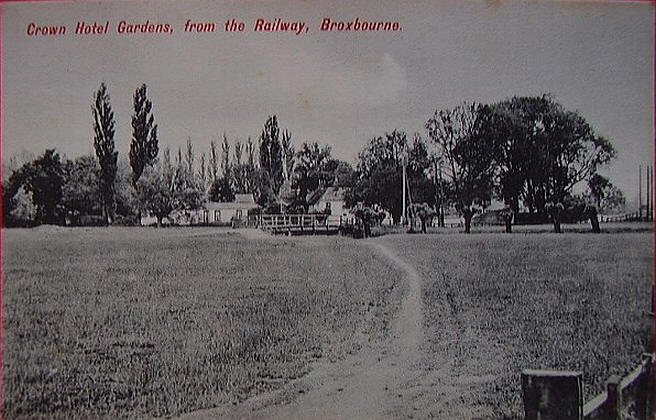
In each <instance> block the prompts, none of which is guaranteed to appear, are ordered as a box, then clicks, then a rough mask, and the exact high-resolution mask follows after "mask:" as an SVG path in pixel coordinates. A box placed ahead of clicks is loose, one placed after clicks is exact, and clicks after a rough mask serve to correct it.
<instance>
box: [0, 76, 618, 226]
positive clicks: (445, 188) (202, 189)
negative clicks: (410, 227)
mask: <svg viewBox="0 0 656 420" xmlns="http://www.w3.org/2000/svg"><path fill="white" fill-rule="evenodd" d="M133 107H134V109H133V114H132V118H131V128H132V136H131V139H130V148H129V155H128V159H127V160H125V159H119V156H118V152H117V150H116V142H115V126H116V120H115V116H114V112H113V110H112V106H111V98H110V96H109V93H108V90H107V86H106V85H105V84H104V83H102V84H101V85H100V87H99V89H98V90H97V91H96V92H95V93H94V96H93V102H92V105H91V116H92V125H93V133H94V136H93V145H94V150H95V155H89V156H81V157H78V158H75V159H73V160H69V159H66V158H62V157H61V156H60V155H59V154H58V153H57V152H56V151H55V150H54V149H49V150H46V151H45V152H44V153H43V154H42V155H41V156H39V157H38V158H36V159H32V160H29V161H27V162H24V163H23V164H22V165H14V166H15V167H14V168H12V170H11V173H10V175H9V177H8V179H6V180H3V216H4V217H3V221H4V223H5V225H20V224H31V223H49V224H64V223H66V220H68V222H69V223H71V224H89V223H90V222H91V223H96V224H114V223H119V224H136V223H138V222H139V219H140V217H141V215H142V214H143V213H148V214H151V215H154V216H155V217H156V218H157V221H158V224H160V223H161V222H162V220H163V219H164V218H166V217H168V216H169V215H170V214H171V213H172V212H174V211H176V210H195V209H200V208H202V207H203V206H204V204H205V203H206V202H207V201H232V200H234V198H235V194H253V196H254V198H255V199H256V201H257V203H258V204H259V205H260V206H261V208H262V209H263V211H264V212H268V213H275V212H280V211H284V212H291V213H307V212H309V211H310V207H311V204H312V203H311V202H310V197H311V196H312V194H313V193H314V192H316V191H317V190H320V189H322V188H325V187H327V186H336V187H342V188H345V190H346V192H347V193H346V201H347V204H348V205H350V206H351V207H352V208H353V213H354V214H355V215H356V216H357V217H359V218H360V219H361V220H362V221H364V222H365V225H370V224H371V223H374V222H375V221H376V220H380V219H381V218H382V216H383V214H385V213H387V214H389V215H390V216H391V217H392V219H393V220H394V221H395V222H397V223H398V222H399V221H400V218H401V216H402V208H403V199H402V194H401V191H402V186H403V180H404V173H405V180H406V181H405V182H406V183H407V184H406V186H407V187H408V188H407V190H408V191H409V197H407V202H412V203H413V204H412V205H411V206H410V215H411V216H413V217H417V218H419V219H420V220H421V221H422V225H423V227H424V230H425V225H426V223H427V222H428V221H430V220H432V219H433V218H436V219H437V220H438V224H442V225H443V223H444V213H445V209H453V210H455V211H456V212H457V213H458V214H459V215H460V216H461V217H462V218H463V219H464V221H465V230H466V232H469V231H470V227H471V221H472V218H473V216H474V214H475V213H476V212H479V211H481V210H482V209H484V208H486V207H487V206H489V205H490V203H491V201H492V199H493V198H496V199H498V200H500V201H503V202H504V203H505V204H506V206H507V209H506V210H505V211H503V212H502V213H501V214H502V216H503V217H504V220H505V221H506V229H507V231H510V230H511V224H512V223H513V222H514V223H517V221H518V218H519V217H520V216H524V217H526V215H523V214H522V212H521V211H520V210H521V209H522V208H526V209H527V213H528V215H535V216H536V217H538V216H546V217H549V218H550V220H551V221H552V222H553V223H554V229H555V231H557V232H558V231H560V223H561V221H562V220H563V217H567V216H568V215H571V214H572V213H577V214H578V215H579V216H581V215H583V216H585V217H591V221H592V220H593V219H592V216H594V219H595V220H596V211H598V210H599V209H604V208H605V209H608V208H610V207H613V206H621V205H623V203H624V198H623V196H622V194H621V192H620V191H619V190H618V189H617V188H616V187H614V186H613V185H612V183H611V182H610V181H609V180H608V179H607V178H605V177H603V176H601V175H600V174H599V173H598V168H600V167H601V166H602V165H604V164H606V163H608V162H609V161H610V160H611V159H613V158H614V156H615V153H616V152H615V150H614V148H613V146H612V145H611V143H610V141H608V140H607V139H605V138H603V137H601V136H598V135H596V133H595V132H594V130H593V129H592V127H591V126H590V125H589V124H588V123H587V122H586V121H585V119H584V118H583V117H582V116H581V115H580V114H579V113H578V112H573V111H569V110H566V109H564V108H563V107H562V106H561V105H560V104H558V103H557V102H556V101H555V100H554V99H553V98H552V97H551V96H549V95H543V96H540V97H514V98H511V99H507V100H504V101H501V102H498V103H495V104H477V103H470V104H463V105H460V106H457V107H454V108H450V109H442V110H436V111H435V112H434V114H433V115H432V116H431V117H430V118H429V119H428V120H427V122H426V124H425V127H424V128H425V130H426V136H425V137H422V135H421V134H420V133H414V134H413V135H412V136H410V137H411V138H409V136H408V135H407V134H406V133H405V132H404V131H401V130H393V131H392V132H388V133H385V134H384V135H383V136H376V137H373V138H371V139H370V140H369V142H368V143H367V144H366V145H365V146H364V147H363V149H362V150H361V152H360V153H359V155H358V159H357V165H356V168H355V169H354V168H353V167H351V165H350V164H348V163H347V162H344V161H341V160H339V159H335V158H334V157H333V156H332V151H331V148H330V147H329V146H325V145H321V144H320V143H319V142H316V141H315V142H309V141H306V142H304V143H302V144H301V145H300V147H299V148H298V150H296V148H295V146H294V143H293V141H292V133H290V132H289V130H286V129H282V128H281V127H280V126H279V122H278V119H277V117H276V116H275V115H273V116H270V117H268V119H267V120H266V121H265V123H264V125H263V127H262V130H261V134H260V136H259V138H258V139H257V140H256V141H253V140H252V139H251V138H250V137H249V138H248V139H247V140H246V141H240V140H239V139H235V140H234V141H232V142H230V141H229V140H228V138H227V137H226V135H225V133H224V134H223V137H222V140H221V141H219V140H218V139H215V140H212V141H211V142H210V148H209V150H208V151H207V153H206V152H202V153H200V155H199V156H197V152H196V150H195V149H194V146H193V144H192V141H191V138H187V142H186V147H185V148H184V149H183V148H182V147H180V148H178V149H177V152H176V151H173V153H172V152H171V150H170V149H169V148H168V147H165V148H164V149H163V150H160V144H159V136H158V135H159V133H158V126H157V124H156V123H155V116H154V112H153V104H152V102H151V101H150V100H149V99H148V90H147V87H146V85H145V84H144V85H141V86H139V87H138V88H137V89H136V90H135V93H134V96H133ZM172 154H173V156H172ZM581 183H585V184H586V185H587V190H586V191H585V192H583V193H580V192H576V191H575V186H577V185H580V184H581ZM529 218H530V216H529ZM538 218H539V217H538ZM593 227H594V222H593ZM597 229H598V226H597Z"/></svg>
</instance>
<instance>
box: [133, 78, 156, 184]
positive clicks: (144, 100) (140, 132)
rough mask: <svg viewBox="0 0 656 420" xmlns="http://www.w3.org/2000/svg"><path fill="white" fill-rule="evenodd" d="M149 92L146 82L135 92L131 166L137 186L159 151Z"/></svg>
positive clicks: (134, 182)
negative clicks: (145, 169)
mask: <svg viewBox="0 0 656 420" xmlns="http://www.w3.org/2000/svg"><path fill="white" fill-rule="evenodd" d="M147 93H148V88H147V87H146V85H145V84H143V85H141V86H140V87H139V88H137V90H136V91H135V92H134V114H133V115H132V141H131V142H130V166H131V167H132V185H133V186H134V187H135V188H136V185H137V181H139V177H141V174H142V173H143V170H144V168H145V167H146V165H148V166H152V165H153V163H154V162H155V158H156V157H157V153H158V152H159V145H158V141H157V124H155V117H153V114H152V113H151V111H152V107H153V104H152V103H151V102H150V100H149V99H148V97H147Z"/></svg>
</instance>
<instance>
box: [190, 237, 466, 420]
mask: <svg viewBox="0 0 656 420" xmlns="http://www.w3.org/2000/svg"><path fill="white" fill-rule="evenodd" d="M366 243H367V246H371V247H372V248H373V250H374V251H375V252H377V253H379V254H380V255H382V256H384V257H385V258H387V259H389V260H391V261H392V262H393V263H394V264H396V265H397V266H398V267H399V268H400V269H401V270H402V271H403V272H404V273H405V277H406V279H405V280H406V282H407V285H408V287H407V291H408V292H407V294H406V295H405V296H404V297H403V299H402V302H401V307H400V310H399V311H398V313H397V315H396V317H395V318H394V320H393V322H392V324H391V325H392V328H391V334H390V337H389V338H388V339H387V340H385V341H384V342H371V343H369V342H366V340H365V341H363V343H362V345H363V348H362V350H361V351H360V352H358V353H357V354H354V355H351V356H349V357H347V358H346V359H345V360H342V361H339V362H336V363H329V362H320V363H316V364H314V365H313V369H312V372H311V373H310V374H308V375H307V376H305V377H303V378H301V379H299V380H296V381H293V382H291V383H290V384H288V385H286V386H284V387H283V388H282V389H280V390H277V391H275V392H271V393H267V394H263V395H259V396H257V397H255V398H252V399H250V400H247V401H245V402H244V403H242V404H239V405H236V406H227V407H226V406H224V407H217V408H213V409H208V410H202V411H197V412H193V413H189V414H186V415H184V416H182V417H180V418H181V419H226V418H240V419H285V420H292V419H341V420H348V419H372V420H373V419H376V420H380V419H412V418H419V419H425V418H434V417H435V416H436V415H437V416H439V417H440V418H471V416H472V415H473V414H474V413H471V412H468V411H463V412H453V411H451V410H449V411H450V412H449V413H448V414H447V413H446V412H443V411H442V410H440V407H444V403H445V402H454V400H457V399H458V390H457V389H456V388H454V387H449V386H448V385H447V383H448V382H449V381H448V380H446V381H445V379H447V378H448V377H449V370H450V369H449V365H450V364H449V362H448V361H446V360H445V361H444V363H440V365H442V366H443V368H441V369H439V370H437V371H433V372H430V371H427V370H426V368H425V363H424V361H425V357H426V356H427V355H425V354H424V353H423V351H422V344H423V343H424V336H423V321H424V317H423V313H424V308H423V304H422V299H421V290H422V279H421V277H420V276H419V274H418V273H417V271H416V270H415V269H414V268H413V267H412V266H410V265H409V264H407V263H406V262H405V261H403V260H402V259H401V258H399V257H398V255H396V254H395V253H394V252H393V251H392V250H391V249H390V247H389V246H388V245H385V242H384V241H383V240H371V241H367V242H366ZM440 385H442V386H440ZM436 386H440V388H441V389H440V391H439V392H438V391H437V390H436V389H435V387H436ZM447 405H451V404H447ZM454 415H455V416H456V417H453V416H454ZM442 416H445V417H442Z"/></svg>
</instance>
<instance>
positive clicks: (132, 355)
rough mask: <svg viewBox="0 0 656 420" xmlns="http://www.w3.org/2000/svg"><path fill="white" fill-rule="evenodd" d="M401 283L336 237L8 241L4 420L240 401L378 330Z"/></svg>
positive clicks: (364, 250) (111, 236) (75, 233)
mask: <svg viewBox="0 0 656 420" xmlns="http://www.w3.org/2000/svg"><path fill="white" fill-rule="evenodd" d="M212 232H214V233H212ZM346 242H348V244H349V246H343V245H344V244H345V243H346ZM398 278H400V275H399V273H398V272H397V271H396V269H395V268H394V267H392V266H391V265H390V264H389V263H388V262H386V261H385V260H383V259H382V258H381V257H378V256H376V255H375V254H374V253H372V252H371V250H370V249H369V248H368V247H366V246H365V245H359V244H357V243H355V242H354V241H352V240H348V239H343V238H320V239H310V238H302V239H294V240H293V241H287V240H281V239H271V240H248V239H244V238H242V237H240V236H238V235H228V234H219V235H217V234H216V231H211V230H208V231H204V230H192V229H160V230H157V229H139V228H136V229H135V228H132V229H130V228H125V229H121V228H110V229H103V228H99V229H77V230H68V229H56V230H55V231H52V232H51V231H48V230H47V229H46V230H42V229H34V230H4V231H3V308H2V310H3V329H4V340H3V352H4V355H3V412H2V414H3V418H7V419H14V418H136V417H142V416H165V415H175V414H179V413H182V412H187V411H191V410H195V409H200V408H205V407H211V406H215V405H218V404H221V403H230V402H232V403H237V402H239V401H241V400H243V399H245V398H247V397H249V396H252V395H254V394H257V393H259V392H262V391H266V390H270V389H274V388H276V387H279V386H280V385H281V384H282V383H284V382H287V381H289V380H291V379H294V378H297V377H299V376H301V375H303V374H305V373H307V371H308V369H309V366H310V363H311V362H312V361H313V360H317V359H319V358H329V359H337V358H341V357H343V356H344V355H345V354H346V353H347V352H352V351H354V350H357V348H356V346H357V345H358V340H357V339H356V338H355V337H357V335H358V333H364V334H367V335H368V336H371V337H376V336H379V335H381V334H384V333H385V332H386V329H387V324H386V323H387V321H388V320H389V316H384V315H385V313H386V312H389V311H390V310H391V309H390V308H393V307H394V302H393V300H394V299H396V297H394V296H396V295H397V294H398V293H396V291H397V289H398V288H399V287H397V286H400V285H399V284H396V281H397V280H396V279H398ZM397 297H398V296H397Z"/></svg>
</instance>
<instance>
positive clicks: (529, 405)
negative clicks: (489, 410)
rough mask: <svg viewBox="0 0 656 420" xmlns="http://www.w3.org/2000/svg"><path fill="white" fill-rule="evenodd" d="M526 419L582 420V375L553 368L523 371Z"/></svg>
mask: <svg viewBox="0 0 656 420" xmlns="http://www.w3.org/2000/svg"><path fill="white" fill-rule="evenodd" d="M521 379H522V398H523V400H524V413H525V419H526V420H583V374H582V373H581V372H559V371H551V370H533V369H525V370H523V371H522V375H521Z"/></svg>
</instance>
